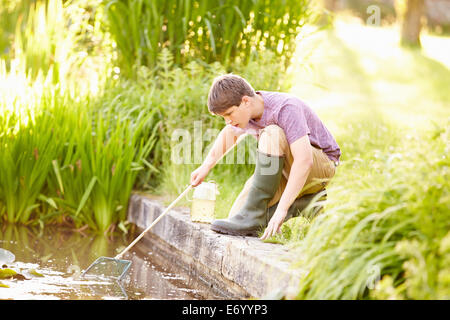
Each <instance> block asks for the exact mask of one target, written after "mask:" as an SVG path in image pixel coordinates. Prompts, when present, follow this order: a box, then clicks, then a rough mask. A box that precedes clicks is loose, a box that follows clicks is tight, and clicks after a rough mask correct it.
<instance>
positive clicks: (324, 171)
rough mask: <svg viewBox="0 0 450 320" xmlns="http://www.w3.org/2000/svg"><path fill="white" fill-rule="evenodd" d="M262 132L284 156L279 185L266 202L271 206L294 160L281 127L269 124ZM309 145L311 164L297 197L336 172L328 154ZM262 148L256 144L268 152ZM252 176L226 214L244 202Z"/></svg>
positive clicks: (318, 186)
mask: <svg viewBox="0 0 450 320" xmlns="http://www.w3.org/2000/svg"><path fill="white" fill-rule="evenodd" d="M263 132H265V133H266V134H268V135H269V137H271V139H272V140H271V142H272V143H274V144H277V145H278V146H279V147H280V148H281V150H282V152H283V154H284V156H285V161H284V168H283V176H282V177H281V181H280V185H279V187H278V189H277V191H276V192H275V195H274V197H273V198H272V199H271V200H270V201H269V204H268V206H269V207H271V206H273V205H274V204H276V203H277V202H278V201H279V200H280V198H281V195H282V194H283V192H284V189H285V188H286V184H287V180H288V177H289V173H290V172H291V167H292V163H293V162H294V157H293V156H292V153H291V149H290V147H289V144H288V142H287V139H286V135H285V134H284V131H283V129H281V128H280V127H279V126H277V125H270V126H267V127H266V128H264V129H263V130H262V131H261V134H260V136H261V135H262V134H263ZM311 147H312V154H313V166H312V168H311V171H310V172H309V175H308V178H307V179H306V182H305V185H304V186H303V188H302V190H301V191H300V193H299V194H298V196H297V198H300V197H301V196H303V195H305V194H310V193H316V192H319V191H322V190H323V189H324V188H325V187H326V186H327V185H328V183H329V181H330V180H331V178H333V176H334V175H335V173H336V166H337V164H336V163H335V162H334V161H332V160H331V159H330V158H328V156H327V155H326V154H325V153H324V152H323V151H322V150H321V149H318V148H315V147H314V146H311ZM264 148H265V147H264V146H261V145H260V144H258V149H259V150H260V151H261V152H266V153H270V150H264ZM252 178H253V175H252V176H251V177H250V178H249V179H248V180H247V181H246V182H245V185H244V187H243V189H242V191H241V192H240V193H239V195H238V197H237V198H236V200H235V201H234V203H233V206H232V207H231V209H230V212H229V214H228V216H229V217H231V216H233V215H234V214H236V213H237V212H238V211H239V209H240V208H241V207H242V205H243V204H244V203H245V200H246V198H247V196H248V193H249V191H250V186H251V184H252Z"/></svg>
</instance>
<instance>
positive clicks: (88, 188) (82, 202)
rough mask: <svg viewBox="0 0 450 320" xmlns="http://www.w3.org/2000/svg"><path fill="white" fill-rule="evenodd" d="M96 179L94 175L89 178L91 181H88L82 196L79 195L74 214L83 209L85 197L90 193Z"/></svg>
mask: <svg viewBox="0 0 450 320" xmlns="http://www.w3.org/2000/svg"><path fill="white" fill-rule="evenodd" d="M96 181H97V177H96V176H94V177H93V178H92V179H91V182H89V185H88V187H87V189H86V191H85V192H84V194H83V196H82V197H81V201H80V205H79V206H78V209H77V212H75V216H77V215H78V214H79V213H80V211H81V209H83V207H84V205H85V204H86V201H87V199H88V198H89V195H90V194H91V191H92V189H93V188H94V185H95V182H96Z"/></svg>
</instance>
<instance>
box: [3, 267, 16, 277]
mask: <svg viewBox="0 0 450 320" xmlns="http://www.w3.org/2000/svg"><path fill="white" fill-rule="evenodd" d="M16 274H17V272H15V271H14V270H13V269H0V279H8V278H12V277H13V276H15V275H16Z"/></svg>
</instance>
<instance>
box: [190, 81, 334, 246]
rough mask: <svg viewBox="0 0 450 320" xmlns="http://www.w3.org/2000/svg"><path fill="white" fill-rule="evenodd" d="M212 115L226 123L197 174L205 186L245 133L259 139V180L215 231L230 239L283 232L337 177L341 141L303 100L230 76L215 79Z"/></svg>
mask: <svg viewBox="0 0 450 320" xmlns="http://www.w3.org/2000/svg"><path fill="white" fill-rule="evenodd" d="M208 109H209V111H210V112H211V113H212V114H215V115H220V116H222V117H223V118H224V119H225V122H226V126H225V127H224V128H223V129H222V131H221V132H220V134H219V135H218V137H217V139H216V141H215V142H214V144H213V147H212V148H211V150H210V152H209V153H208V156H207V157H206V159H205V160H204V161H203V163H202V165H201V166H200V167H198V168H197V169H196V170H195V171H193V172H192V174H191V184H192V185H193V186H197V185H198V184H200V183H201V182H202V181H203V180H204V179H205V177H206V176H207V174H208V172H209V171H210V170H211V168H212V167H213V166H214V164H215V162H216V160H217V159H219V158H220V156H222V155H223V154H224V153H225V152H226V151H227V150H228V149H229V148H231V147H232V146H234V144H235V142H236V140H237V138H238V137H239V136H240V135H241V134H243V133H250V134H252V135H254V136H255V137H256V138H257V139H258V150H257V155H256V166H255V172H254V174H253V175H252V176H251V177H250V178H249V179H248V180H247V182H246V183H245V185H244V188H243V189H242V191H241V193H240V194H239V195H238V197H237V199H236V200H235V202H234V204H233V206H232V207H231V209H230V212H229V215H228V218H227V219H217V220H214V221H213V223H212V224H211V229H212V230H214V231H216V232H219V233H225V234H231V235H243V236H256V235H257V233H258V232H259V231H261V230H262V229H263V228H265V227H267V228H266V230H265V232H264V234H263V235H262V237H261V239H266V238H268V237H271V236H273V235H275V233H277V232H280V231H281V225H282V224H283V222H284V221H286V220H287V219H289V218H291V217H293V216H296V215H297V214H298V209H303V208H305V207H306V205H307V204H308V203H309V202H310V201H311V200H312V199H313V198H314V196H315V195H316V194H317V193H319V192H321V191H323V190H324V189H325V186H326V185H327V183H328V181H329V180H330V179H331V178H332V177H333V176H334V174H335V170H336V167H337V165H338V163H339V158H340V155H341V152H340V148H339V146H338V144H337V143H336V141H335V139H334V138H333V136H332V135H331V133H330V132H329V131H328V129H327V128H326V127H325V126H324V124H323V123H322V121H321V120H320V119H319V118H318V116H317V115H316V114H315V112H314V111H313V110H312V109H311V108H309V107H308V106H307V105H306V104H305V103H304V102H302V101H301V100H300V99H298V98H297V97H295V96H293V95H290V94H287V93H279V92H268V91H255V90H254V89H253V88H252V87H251V85H250V84H249V83H248V82H247V81H246V80H245V79H243V78H241V77H239V76H237V75H233V74H227V75H223V76H220V77H217V78H216V79H214V81H213V84H212V86H211V88H210V91H209V94H208Z"/></svg>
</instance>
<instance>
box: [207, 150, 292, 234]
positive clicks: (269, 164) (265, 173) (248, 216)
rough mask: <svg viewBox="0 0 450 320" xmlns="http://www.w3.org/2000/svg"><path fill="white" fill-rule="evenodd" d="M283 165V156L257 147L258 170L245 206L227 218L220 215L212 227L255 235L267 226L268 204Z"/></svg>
mask: <svg viewBox="0 0 450 320" xmlns="http://www.w3.org/2000/svg"><path fill="white" fill-rule="evenodd" d="M283 166H284V157H283V156H273V155H267V154H265V153H262V152H259V151H257V156H256V166H255V173H254V175H253V181H252V185H251V187H250V190H249V193H248V197H247V199H246V201H245V203H244V205H243V206H242V208H241V209H240V210H239V212H237V213H236V214H235V215H234V216H232V217H230V218H228V219H217V220H214V221H213V222H212V224H211V229H212V230H214V231H216V232H219V233H224V234H230V235H240V236H253V237H256V236H257V235H258V232H259V231H261V230H262V229H263V228H265V227H266V226H267V223H268V222H269V220H268V219H267V205H268V203H269V201H270V200H271V199H272V198H273V196H274V195H275V192H276V191H277V189H278V186H279V184H280V180H281V174H282V171H283Z"/></svg>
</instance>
